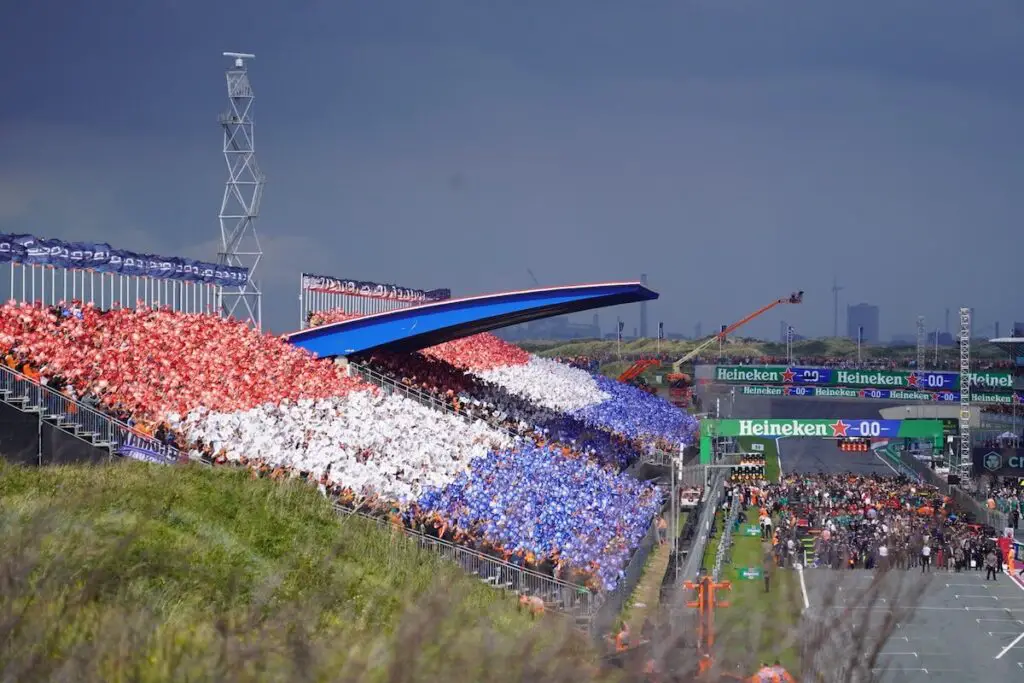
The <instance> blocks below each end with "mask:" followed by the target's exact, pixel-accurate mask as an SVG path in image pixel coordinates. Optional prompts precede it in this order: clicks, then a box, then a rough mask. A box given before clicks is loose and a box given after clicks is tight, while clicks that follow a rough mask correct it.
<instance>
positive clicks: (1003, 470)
mask: <svg viewBox="0 0 1024 683" xmlns="http://www.w3.org/2000/svg"><path fill="white" fill-rule="evenodd" d="M971 459H972V460H973V464H974V473H975V474H993V475H995V476H997V477H1024V448H985V447H984V446H977V447H975V448H973V449H972V450H971Z"/></svg>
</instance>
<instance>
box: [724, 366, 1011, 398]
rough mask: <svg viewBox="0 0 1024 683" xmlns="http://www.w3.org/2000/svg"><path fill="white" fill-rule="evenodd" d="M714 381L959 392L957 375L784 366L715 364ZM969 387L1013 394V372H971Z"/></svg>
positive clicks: (949, 373) (958, 376) (952, 373)
mask: <svg viewBox="0 0 1024 683" xmlns="http://www.w3.org/2000/svg"><path fill="white" fill-rule="evenodd" d="M714 381H716V382H725V383H728V384H793V385H815V386H841V387H871V388H874V389H910V390H922V391H943V390H959V389H960V373H958V372H933V371H922V372H914V371H911V370H857V369H846V368H804V367H796V366H791V367H787V366H784V365H716V366H715V371H714ZM971 386H973V387H977V388H978V389H979V390H987V391H990V392H992V391H1012V390H1013V373H1012V372H1010V371H999V370H991V371H983V372H975V373H971Z"/></svg>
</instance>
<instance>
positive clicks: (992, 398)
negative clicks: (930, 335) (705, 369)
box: [737, 385, 1022, 406]
mask: <svg viewBox="0 0 1024 683" xmlns="http://www.w3.org/2000/svg"><path fill="white" fill-rule="evenodd" d="M737 388H738V389H739V390H740V393H741V394H743V395H744V396H797V397H800V398H814V397H817V398H867V399H878V400H883V401H927V402H945V403H959V402H960V392H957V391H913V390H905V389H850V388H849V387H823V386H814V387H809V386H751V385H744V386H742V387H737ZM970 398H971V401H972V402H973V403H984V404H989V405H1007V406H1008V405H1013V403H1014V401H1017V402H1022V399H1021V394H1020V392H1017V394H1016V395H1015V394H989V393H981V392H971V395H970Z"/></svg>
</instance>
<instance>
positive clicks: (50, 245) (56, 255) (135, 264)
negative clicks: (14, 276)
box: [0, 233, 249, 287]
mask: <svg viewBox="0 0 1024 683" xmlns="http://www.w3.org/2000/svg"><path fill="white" fill-rule="evenodd" d="M0 263H20V264H24V265H29V266H51V267H53V268H68V269H77V270H92V271H95V272H97V273H118V274H120V275H138V276H140V277H151V278H156V279H162V280H184V281H187V282H203V283H206V284H214V285H222V286H225V287H232V286H234V287H238V286H241V285H244V284H245V282H246V280H247V279H248V277H249V269H248V268H237V267H234V266H225V265H218V264H215V263H206V262H204V261H195V260H193V259H187V258H179V257H176V256H157V255H155V254H137V253H135V252H132V251H125V250H124V249H114V248H112V247H111V246H110V245H109V244H106V243H103V242H64V241H63V240H56V239H42V238H40V237H34V236H32V235H7V234H3V233H0Z"/></svg>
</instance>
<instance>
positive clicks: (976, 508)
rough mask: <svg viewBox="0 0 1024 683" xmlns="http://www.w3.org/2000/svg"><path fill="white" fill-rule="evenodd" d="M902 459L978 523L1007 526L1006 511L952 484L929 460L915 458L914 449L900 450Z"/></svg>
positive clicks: (998, 528) (994, 526) (999, 528)
mask: <svg viewBox="0 0 1024 683" xmlns="http://www.w3.org/2000/svg"><path fill="white" fill-rule="evenodd" d="M900 461H901V462H902V464H903V465H904V466H906V467H908V468H909V469H911V470H913V471H914V472H916V473H917V474H918V475H919V476H920V480H921V481H924V482H925V483H927V484H931V485H932V486H935V487H937V488H938V489H939V491H940V492H941V493H942V494H943V495H946V496H949V497H950V498H952V499H953V503H954V504H955V505H956V506H957V507H958V508H959V509H961V510H965V511H967V512H969V513H971V515H972V516H973V517H974V519H975V521H977V523H979V524H988V525H990V526H992V527H993V528H994V529H996V530H997V531H999V532H1001V531H1002V530H1003V529H1005V528H1006V526H1007V522H1008V519H1007V516H1006V515H1005V514H1004V513H1002V512H1000V511H998V510H989V509H988V508H986V507H985V506H984V504H982V503H981V502H980V501H978V500H977V499H976V498H974V497H973V496H972V495H971V494H970V493H969V492H968V491H965V490H964V489H962V488H961V487H959V486H950V485H949V483H948V482H947V481H946V478H945V477H944V476H942V475H940V474H938V473H937V472H935V471H934V470H933V469H932V468H931V467H930V466H929V464H928V463H927V462H925V461H923V460H919V459H917V458H915V457H914V454H913V452H912V451H900Z"/></svg>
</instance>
